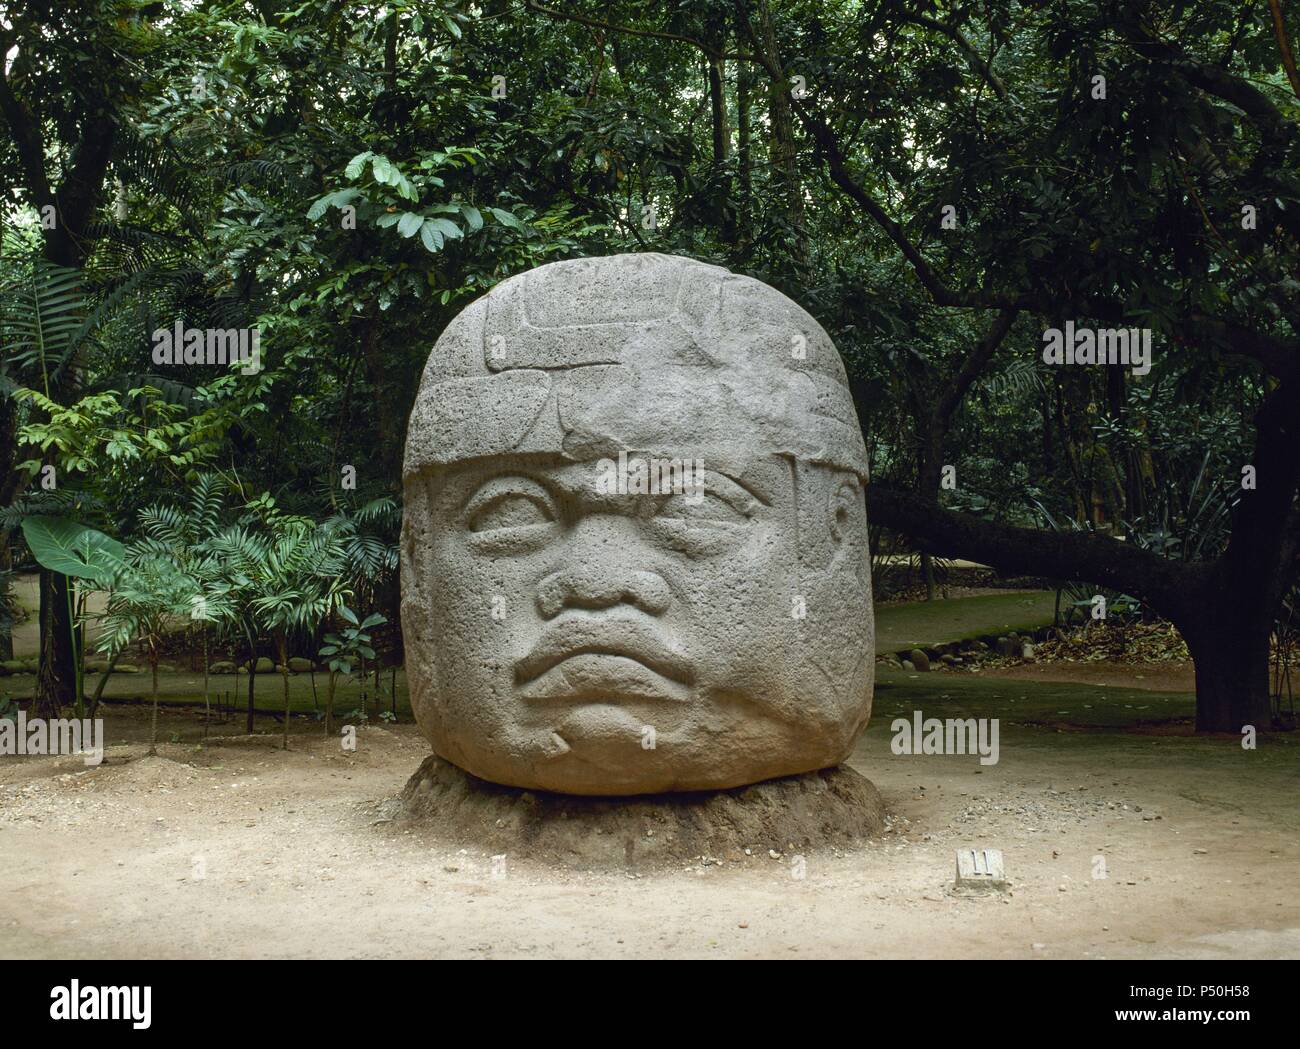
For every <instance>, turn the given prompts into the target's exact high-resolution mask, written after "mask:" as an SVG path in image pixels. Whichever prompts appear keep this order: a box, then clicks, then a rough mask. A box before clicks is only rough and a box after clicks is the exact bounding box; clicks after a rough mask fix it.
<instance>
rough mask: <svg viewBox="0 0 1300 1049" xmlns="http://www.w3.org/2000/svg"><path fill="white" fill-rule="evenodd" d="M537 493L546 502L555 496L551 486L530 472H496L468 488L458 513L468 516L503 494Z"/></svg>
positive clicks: (528, 494)
mask: <svg viewBox="0 0 1300 1049" xmlns="http://www.w3.org/2000/svg"><path fill="white" fill-rule="evenodd" d="M539 494H540V495H542V496H543V497H544V498H545V499H546V500H547V501H548V502H551V501H553V500H554V498H555V495H554V492H553V491H552V490H551V487H550V486H549V485H548V484H546V483H545V481H544V480H543V479H542V478H539V477H537V476H536V475H534V474H532V473H523V472H521V471H511V472H508V473H503V474H498V475H497V476H495V477H489V478H487V479H486V480H484V481H482V482H481V483H479V484H477V485H475V486H474V487H472V488H470V490H469V492H468V493H467V494H466V496H465V498H464V499H463V500H462V501H461V504H460V510H459V513H460V514H461V515H462V516H465V517H470V516H473V514H474V513H475V512H477V511H479V510H482V509H483V508H485V507H486V506H489V505H491V504H492V503H493V502H496V501H497V500H498V499H500V498H502V497H504V496H509V495H522V496H537V495H539Z"/></svg>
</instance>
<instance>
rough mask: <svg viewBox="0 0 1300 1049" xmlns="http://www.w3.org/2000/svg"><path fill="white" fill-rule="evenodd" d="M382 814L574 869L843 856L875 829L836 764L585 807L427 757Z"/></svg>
mask: <svg viewBox="0 0 1300 1049" xmlns="http://www.w3.org/2000/svg"><path fill="white" fill-rule="evenodd" d="M393 812H394V816H395V818H397V819H399V820H402V821H403V822H414V823H418V824H419V825H421V826H422V827H425V828H427V829H428V830H430V831H432V832H434V833H435V834H437V835H439V836H446V837H450V838H452V839H455V840H456V841H457V842H458V843H460V844H462V845H467V846H474V847H478V848H482V849H486V850H488V851H490V852H493V853H497V854H500V853H505V854H507V855H509V856H511V857H515V858H527V859H531V860H536V861H539V862H542V863H546V864H550V865H559V866H564V867H572V868H580V869H583V870H588V869H629V870H630V869H635V868H650V867H656V866H666V865H669V864H680V863H682V862H685V861H689V860H694V859H698V858H699V857H705V858H718V859H732V860H734V859H743V858H744V850H745V849H749V850H750V851H751V853H752V854H753V855H755V856H759V855H763V856H766V854H767V852H768V850H769V849H773V850H776V851H778V852H786V851H788V850H790V849H792V848H793V849H799V850H812V849H818V848H829V847H848V846H852V845H856V844H860V843H861V842H862V841H864V840H865V839H867V838H872V837H875V836H877V835H879V834H880V833H881V832H882V831H883V830H884V826H885V806H884V802H883V801H882V800H881V798H880V793H879V792H878V791H877V790H876V788H875V787H874V786H873V785H872V783H871V781H870V780H868V779H866V778H865V777H864V776H861V775H859V774H858V773H856V772H854V771H853V770H852V769H850V768H847V767H845V766H839V767H836V768H831V769H823V770H821V771H820V772H810V773H807V774H805V775H802V776H786V777H783V778H781V779H773V780H767V781H766V782H764V783H755V784H753V785H751V786H748V787H736V788H734V789H732V790H722V791H700V792H692V793H680V794H647V795H640V796H636V797H626V798H594V797H580V796H576V795H571V794H547V793H544V792H542V791H528V790H520V789H518V788H515V787H502V786H499V785H498V784H495V783H488V782H486V781H484V780H481V779H478V778H476V777H474V776H471V775H469V773H467V772H464V771H462V770H461V769H459V768H457V767H456V766H455V765H452V764H451V763H450V762H447V761H443V760H442V759H441V758H439V757H437V756H436V755H431V756H429V757H427V758H425V760H424V763H423V764H422V765H421V766H420V768H419V771H417V772H416V773H415V775H414V776H412V777H411V778H410V780H409V781H408V782H407V784H406V787H405V788H404V789H403V791H402V793H401V795H400V796H399V797H398V798H397V799H395V805H394V807H393Z"/></svg>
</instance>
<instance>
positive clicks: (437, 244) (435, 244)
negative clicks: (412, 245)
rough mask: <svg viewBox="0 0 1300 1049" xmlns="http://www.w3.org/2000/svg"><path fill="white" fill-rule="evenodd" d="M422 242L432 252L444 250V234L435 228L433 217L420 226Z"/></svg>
mask: <svg viewBox="0 0 1300 1049" xmlns="http://www.w3.org/2000/svg"><path fill="white" fill-rule="evenodd" d="M420 242H421V243H422V244H423V245H424V246H425V247H426V248H427V249H428V250H429V251H431V252H438V251H441V250H442V234H441V233H439V232H438V231H437V230H436V229H435V228H434V226H433V220H432V219H429V220H428V221H426V222H425V223H424V225H422V226H421V227H420Z"/></svg>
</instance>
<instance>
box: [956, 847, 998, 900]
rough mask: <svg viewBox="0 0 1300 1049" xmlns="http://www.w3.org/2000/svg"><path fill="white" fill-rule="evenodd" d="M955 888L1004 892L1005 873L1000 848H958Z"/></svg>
mask: <svg viewBox="0 0 1300 1049" xmlns="http://www.w3.org/2000/svg"><path fill="white" fill-rule="evenodd" d="M957 888H959V889H975V890H976V891H979V892H1006V891H1007V873H1006V868H1005V867H1003V865H1002V850H1001V849H958V850H957Z"/></svg>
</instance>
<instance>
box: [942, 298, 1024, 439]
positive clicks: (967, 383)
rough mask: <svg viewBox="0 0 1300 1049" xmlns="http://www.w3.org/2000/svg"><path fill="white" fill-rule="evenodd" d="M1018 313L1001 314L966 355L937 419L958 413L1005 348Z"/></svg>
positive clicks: (952, 378) (946, 394) (943, 399)
mask: <svg viewBox="0 0 1300 1049" xmlns="http://www.w3.org/2000/svg"><path fill="white" fill-rule="evenodd" d="M1017 314H1018V311H1016V310H1012V309H1006V310H1001V311H1000V312H999V313H998V315H997V316H996V317H995V318H994V319H993V323H992V324H991V325H990V326H989V330H988V331H987V332H985V333H984V337H983V338H982V339H980V341H979V342H977V343H976V344H975V345H974V346H973V347H971V349H970V352H969V353H967V354H966V356H965V358H964V359H963V360H962V362H961V364H960V366H959V367H958V368H957V370H956V372H955V373H954V374H953V375H952V376H951V378H950V379H949V381H948V383H947V385H946V386H945V387H944V389H943V392H942V393H941V394H940V395H939V401H938V403H937V404H936V405H935V414H936V416H937V417H938V418H939V419H941V420H944V421H945V422H946V421H947V419H948V418H949V417H950V416H951V415H952V413H953V412H954V411H956V410H957V406H958V405H959V404H961V402H962V401H963V400H964V399H965V397H966V391H967V390H969V389H970V388H971V385H972V384H973V383H974V382H975V380H976V379H978V378H979V377H980V376H981V375H982V374H983V373H984V369H985V368H986V367H987V366H988V363H989V361H990V360H991V359H992V358H993V354H994V353H996V352H997V349H998V347H999V346H1000V345H1002V340H1003V339H1005V338H1006V336H1007V332H1009V331H1010V330H1011V325H1012V324H1014V323H1015V321H1016V316H1017Z"/></svg>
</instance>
